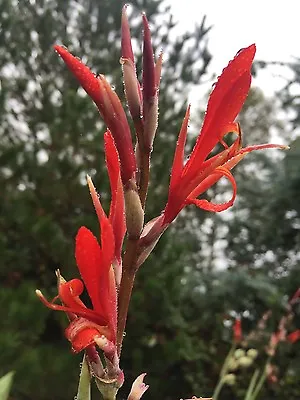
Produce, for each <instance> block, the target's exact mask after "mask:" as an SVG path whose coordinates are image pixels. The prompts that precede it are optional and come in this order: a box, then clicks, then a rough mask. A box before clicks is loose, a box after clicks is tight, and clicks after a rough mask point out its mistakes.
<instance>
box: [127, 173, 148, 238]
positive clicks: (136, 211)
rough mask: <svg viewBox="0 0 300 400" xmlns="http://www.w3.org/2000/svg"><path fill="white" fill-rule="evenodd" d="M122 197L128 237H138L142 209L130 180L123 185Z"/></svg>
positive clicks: (141, 223) (140, 227)
mask: <svg viewBox="0 0 300 400" xmlns="http://www.w3.org/2000/svg"><path fill="white" fill-rule="evenodd" d="M124 198H125V210H126V226H127V232H128V237H129V238H130V239H138V238H139V237H140V234H141V232H142V229H143V224H144V210H143V207H142V204H141V200H140V196H139V194H138V191H137V187H136V184H135V183H134V182H133V181H132V180H130V181H129V182H128V184H127V185H126V186H125V187H124Z"/></svg>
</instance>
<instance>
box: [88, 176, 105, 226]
mask: <svg viewBox="0 0 300 400" xmlns="http://www.w3.org/2000/svg"><path fill="white" fill-rule="evenodd" d="M87 183H88V186H89V190H90V194H91V197H92V201H93V204H94V207H95V211H96V214H97V217H98V221H99V224H100V221H101V219H102V218H103V217H105V212H104V210H103V207H102V205H101V202H100V198H99V195H98V193H97V191H96V188H95V186H94V184H93V181H92V179H91V177H90V176H89V175H88V176H87Z"/></svg>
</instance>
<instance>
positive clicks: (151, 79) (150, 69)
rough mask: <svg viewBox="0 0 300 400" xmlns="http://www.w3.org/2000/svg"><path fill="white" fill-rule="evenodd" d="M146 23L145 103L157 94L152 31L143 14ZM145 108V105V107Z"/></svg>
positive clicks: (144, 53) (144, 49)
mask: <svg viewBox="0 0 300 400" xmlns="http://www.w3.org/2000/svg"><path fill="white" fill-rule="evenodd" d="M143 25H144V48H143V104H144V106H145V104H146V103H148V102H149V101H151V100H152V98H153V97H154V96H155V94H156V84H155V82H156V81H155V66H154V57H153V48H152V44H151V33H150V28H149V24H148V20H147V17H146V15H145V14H143ZM143 108H144V109H145V107H143Z"/></svg>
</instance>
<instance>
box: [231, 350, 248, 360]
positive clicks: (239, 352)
mask: <svg viewBox="0 0 300 400" xmlns="http://www.w3.org/2000/svg"><path fill="white" fill-rule="evenodd" d="M245 355H246V353H245V350H243V349H236V351H235V352H234V358H236V359H237V360H238V359H239V358H241V357H245Z"/></svg>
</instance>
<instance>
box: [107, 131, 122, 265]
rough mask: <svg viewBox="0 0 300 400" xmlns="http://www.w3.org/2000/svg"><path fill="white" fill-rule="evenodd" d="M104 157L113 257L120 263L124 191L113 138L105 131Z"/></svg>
mask: <svg viewBox="0 0 300 400" xmlns="http://www.w3.org/2000/svg"><path fill="white" fill-rule="evenodd" d="M104 145H105V157H106V165H107V169H108V175H109V181H110V190H111V203H110V210H109V220H110V223H111V225H112V228H113V233H114V240H115V257H116V259H117V260H118V263H119V264H120V263H121V251H122V245H123V240H124V236H125V232H126V222H125V205H124V193H123V186H122V182H121V174H120V160H119V155H118V152H117V149H116V146H115V143H114V139H113V137H112V135H111V133H110V131H107V132H106V133H105V134H104Z"/></svg>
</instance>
